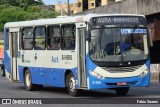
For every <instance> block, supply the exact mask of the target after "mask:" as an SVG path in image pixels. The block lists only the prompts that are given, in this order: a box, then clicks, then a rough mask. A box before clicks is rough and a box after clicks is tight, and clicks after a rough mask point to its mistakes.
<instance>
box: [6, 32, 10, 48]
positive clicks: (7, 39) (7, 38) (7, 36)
mask: <svg viewBox="0 0 160 107" xmlns="http://www.w3.org/2000/svg"><path fill="white" fill-rule="evenodd" d="M8 49H9V29H6V50H8Z"/></svg>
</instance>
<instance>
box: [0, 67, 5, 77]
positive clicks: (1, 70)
mask: <svg viewBox="0 0 160 107" xmlns="http://www.w3.org/2000/svg"><path fill="white" fill-rule="evenodd" d="M0 73H1V76H3V77H5V71H4V67H3V66H2V67H0Z"/></svg>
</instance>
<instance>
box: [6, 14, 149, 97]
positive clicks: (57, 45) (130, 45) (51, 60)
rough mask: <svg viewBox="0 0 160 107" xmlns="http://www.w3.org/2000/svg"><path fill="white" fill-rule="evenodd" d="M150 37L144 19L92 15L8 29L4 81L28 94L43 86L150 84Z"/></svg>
mask: <svg viewBox="0 0 160 107" xmlns="http://www.w3.org/2000/svg"><path fill="white" fill-rule="evenodd" d="M148 44H149V37H148V30H147V23H146V19H145V17H144V16H142V15H130V14H124V15H122V14H113V15H109V14H89V15H84V16H70V17H59V18H53V19H40V20H31V21H22V22H10V23H6V24H5V26H4V45H5V46H4V68H5V75H6V77H7V78H8V79H9V80H11V81H13V82H22V83H24V84H25V87H26V90H29V91H31V90H35V89H38V88H40V87H42V86H44V85H48V86H53V87H62V88H65V87H66V88H67V90H68V92H69V94H71V95H73V96H76V95H78V94H79V93H80V91H81V90H95V89H112V90H115V91H116V93H117V94H119V95H125V94H127V92H128V91H129V88H130V87H146V86H149V84H150V72H149V71H150V58H149V48H148Z"/></svg>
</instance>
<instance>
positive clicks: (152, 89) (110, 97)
mask: <svg viewBox="0 0 160 107" xmlns="http://www.w3.org/2000/svg"><path fill="white" fill-rule="evenodd" d="M0 98H59V99H55V101H57V102H58V103H59V104H63V102H62V100H63V99H64V98H65V99H68V100H70V99H71V100H72V102H73V103H78V104H94V105H93V106H95V105H96V103H97V104H101V103H104V102H105V101H108V102H109V101H112V102H113V101H114V100H115V101H121V100H126V102H127V101H128V100H127V99H129V98H138V99H143V98H158V99H160V84H159V83H158V81H151V85H150V86H149V87H134V88H130V91H129V93H128V94H127V95H126V96H118V95H117V94H116V93H115V92H114V91H112V90H107V89H103V90H98V91H83V94H82V95H81V96H79V97H72V96H70V95H69V94H68V93H67V92H66V90H65V89H61V88H54V87H44V88H43V89H42V90H39V91H26V90H25V88H24V85H23V83H12V82H10V81H9V80H7V79H6V78H5V77H1V76H0ZM104 99H105V101H104ZM106 99H107V100H106ZM52 101H53V100H52ZM71 104H72V103H71ZM83 106H84V105H83ZM101 106H102V105H101ZM0 107H1V106H0ZM123 107H124V106H123Z"/></svg>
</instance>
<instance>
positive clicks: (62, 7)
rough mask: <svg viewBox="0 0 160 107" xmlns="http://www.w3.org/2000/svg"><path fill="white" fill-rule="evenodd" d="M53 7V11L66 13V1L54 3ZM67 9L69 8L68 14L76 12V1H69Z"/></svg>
mask: <svg viewBox="0 0 160 107" xmlns="http://www.w3.org/2000/svg"><path fill="white" fill-rule="evenodd" d="M54 7H55V11H57V12H59V13H62V14H63V15H67V14H68V4H67V3H64V4H56V5H55V6H54ZM69 10H70V14H74V13H77V12H78V11H77V3H70V4H69Z"/></svg>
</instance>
